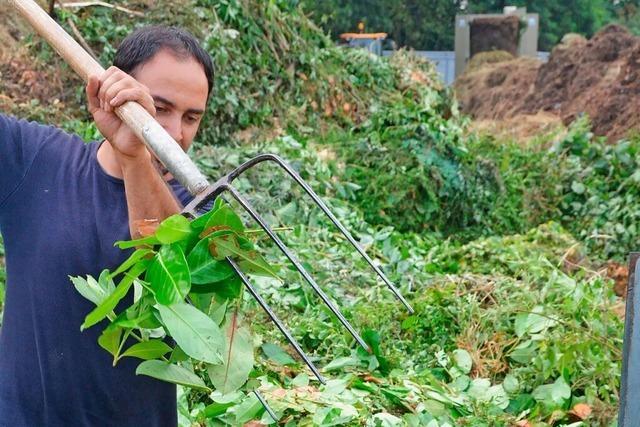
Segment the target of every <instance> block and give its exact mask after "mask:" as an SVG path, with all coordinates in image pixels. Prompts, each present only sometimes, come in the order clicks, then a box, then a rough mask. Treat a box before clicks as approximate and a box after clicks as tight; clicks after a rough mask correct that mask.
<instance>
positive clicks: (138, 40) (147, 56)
mask: <svg viewBox="0 0 640 427" xmlns="http://www.w3.org/2000/svg"><path fill="white" fill-rule="evenodd" d="M161 49H169V50H170V51H171V52H172V53H173V54H175V55H176V56H177V57H178V58H180V59H187V58H189V57H192V58H193V59H195V60H196V61H198V62H199V63H200V65H202V68H204V73H205V75H206V76H207V83H208V85H209V90H208V92H207V96H209V94H210V93H211V89H212V88H213V63H212V62H211V56H209V54H208V53H207V51H206V50H204V49H203V48H202V46H200V43H198V40H197V39H196V38H195V37H194V36H193V35H192V34H191V33H189V32H188V31H186V30H183V29H181V28H178V27H164V26H159V25H158V26H149V27H143V28H140V29H137V30H135V31H134V32H132V33H131V34H129V35H128V36H127V37H126V38H125V39H124V40H122V43H120V46H119V47H118V51H117V52H116V56H115V59H114V60H113V65H115V66H116V67H118V68H120V69H121V70H122V71H124V72H125V73H129V74H131V73H132V72H134V71H135V69H136V68H137V67H138V66H140V65H142V64H144V63H145V62H147V61H149V60H151V58H153V56H154V55H155V54H156V53H158V51H159V50H161Z"/></svg>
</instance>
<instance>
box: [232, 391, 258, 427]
mask: <svg viewBox="0 0 640 427" xmlns="http://www.w3.org/2000/svg"><path fill="white" fill-rule="evenodd" d="M263 410H264V407H263V406H262V403H260V401H259V400H258V398H257V397H256V396H255V395H254V394H253V393H252V394H251V396H249V397H248V398H246V399H245V400H243V401H242V402H241V403H240V404H239V405H235V406H234V407H232V408H229V409H228V410H227V414H228V415H229V416H230V417H231V420H230V421H231V422H232V424H233V425H243V424H244V423H247V422H249V421H251V420H252V419H254V418H256V417H257V416H258V415H260V413H261V412H262V411H263Z"/></svg>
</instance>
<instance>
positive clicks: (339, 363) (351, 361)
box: [322, 356, 360, 372]
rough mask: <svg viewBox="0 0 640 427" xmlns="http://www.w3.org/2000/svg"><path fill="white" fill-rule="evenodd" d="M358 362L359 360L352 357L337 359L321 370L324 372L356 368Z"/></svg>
mask: <svg viewBox="0 0 640 427" xmlns="http://www.w3.org/2000/svg"><path fill="white" fill-rule="evenodd" d="M359 362H360V361H359V359H357V358H355V357H353V356H344V357H338V358H337V359H334V360H332V361H331V362H330V363H329V364H327V365H326V366H325V367H324V368H322V370H323V371H325V372H330V371H337V370H340V369H342V368H346V367H349V366H358V364H359Z"/></svg>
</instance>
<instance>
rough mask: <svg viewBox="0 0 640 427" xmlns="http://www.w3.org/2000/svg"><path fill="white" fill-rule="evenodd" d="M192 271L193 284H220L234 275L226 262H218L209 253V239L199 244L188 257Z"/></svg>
mask: <svg viewBox="0 0 640 427" xmlns="http://www.w3.org/2000/svg"><path fill="white" fill-rule="evenodd" d="M187 263H188V264H189V269H190V270H191V283H192V284H195V285H200V284H202V285H204V284H208V283H216V282H220V281H222V280H224V279H227V278H228V277H231V276H232V275H233V274H234V271H233V268H231V265H230V264H229V263H228V262H227V261H226V260H217V259H215V258H214V257H213V256H211V252H209V239H208V238H205V239H202V240H200V241H199V242H198V244H197V245H196V246H195V247H194V248H193V250H192V251H191V252H190V253H189V256H187Z"/></svg>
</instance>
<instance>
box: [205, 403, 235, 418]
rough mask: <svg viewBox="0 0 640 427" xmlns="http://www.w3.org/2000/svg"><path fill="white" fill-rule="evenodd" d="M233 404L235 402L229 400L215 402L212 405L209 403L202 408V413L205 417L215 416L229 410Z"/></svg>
mask: <svg viewBox="0 0 640 427" xmlns="http://www.w3.org/2000/svg"><path fill="white" fill-rule="evenodd" d="M233 405H235V402H228V403H218V402H214V403H212V404H211V405H207V406H206V407H205V408H204V409H203V410H202V412H201V415H202V416H204V418H215V417H217V416H219V415H222V414H224V413H225V412H227V409H229V408H231V407H232V406H233Z"/></svg>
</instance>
